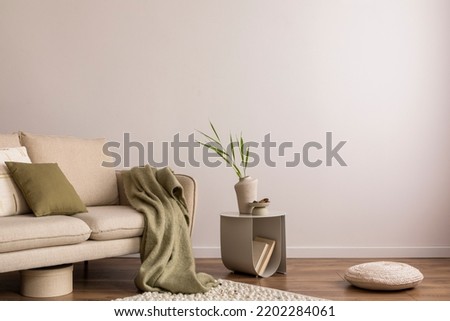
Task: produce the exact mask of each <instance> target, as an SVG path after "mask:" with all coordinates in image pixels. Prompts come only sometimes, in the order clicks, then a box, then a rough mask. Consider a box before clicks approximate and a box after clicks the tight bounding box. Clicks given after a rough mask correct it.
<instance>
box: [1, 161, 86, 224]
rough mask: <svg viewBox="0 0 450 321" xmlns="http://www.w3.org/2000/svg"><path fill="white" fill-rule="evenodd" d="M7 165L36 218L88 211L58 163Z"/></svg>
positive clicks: (16, 163)
mask: <svg viewBox="0 0 450 321" xmlns="http://www.w3.org/2000/svg"><path fill="white" fill-rule="evenodd" d="M5 164H6V166H7V167H8V169H9V171H10V173H11V176H12V178H13V180H14V182H15V183H16V184H17V186H18V187H19V189H20V190H21V192H22V194H23V197H24V198H25V200H26V202H27V204H28V206H29V207H30V208H31V210H32V211H33V213H34V214H35V215H36V216H45V215H56V214H61V215H70V214H75V213H80V212H86V211H87V210H86V206H85V205H84V203H83V202H82V201H81V199H80V197H79V196H78V194H77V192H76V191H75V189H74V188H73V186H72V184H70V182H69V181H68V180H67V178H66V176H65V175H64V173H63V172H62V171H61V169H60V168H59V166H58V164H56V163H48V164H47V163H38V164H27V163H19V162H5Z"/></svg>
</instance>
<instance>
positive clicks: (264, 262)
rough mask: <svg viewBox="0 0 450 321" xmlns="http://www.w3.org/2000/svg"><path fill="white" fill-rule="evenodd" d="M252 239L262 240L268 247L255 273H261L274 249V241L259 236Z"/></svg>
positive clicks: (264, 269)
mask: <svg viewBox="0 0 450 321" xmlns="http://www.w3.org/2000/svg"><path fill="white" fill-rule="evenodd" d="M254 241H258V242H263V243H266V244H267V245H268V249H267V251H266V253H265V255H264V257H263V258H262V262H261V265H260V266H259V269H257V270H256V273H258V274H259V275H262V274H263V273H264V272H265V271H266V268H267V265H269V261H270V258H271V257H272V254H273V250H274V249H275V243H276V241H275V240H272V239H268V238H264V237H259V236H257V237H255V239H254Z"/></svg>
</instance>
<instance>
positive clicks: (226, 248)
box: [220, 212, 286, 277]
mask: <svg viewBox="0 0 450 321" xmlns="http://www.w3.org/2000/svg"><path fill="white" fill-rule="evenodd" d="M255 237H264V238H268V239H272V240H275V248H274V250H273V254H272V256H271V258H270V261H269V263H268V265H267V268H266V269H265V271H264V272H263V273H261V274H258V273H257V272H256V269H255V266H254V263H253V240H254V239H255ZM220 245H221V254H222V261H223V264H224V265H225V267H227V268H228V269H229V270H231V271H238V272H244V273H248V274H253V275H257V276H261V277H269V276H271V275H273V274H274V273H276V272H278V273H286V227H285V214H284V213H282V212H273V213H269V214H267V215H248V214H239V213H235V212H226V213H222V214H220Z"/></svg>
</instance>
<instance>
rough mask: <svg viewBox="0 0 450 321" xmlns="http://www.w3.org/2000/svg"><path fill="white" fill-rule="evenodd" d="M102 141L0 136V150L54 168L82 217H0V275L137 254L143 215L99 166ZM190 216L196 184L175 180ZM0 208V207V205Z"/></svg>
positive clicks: (113, 175) (115, 174)
mask: <svg viewBox="0 0 450 321" xmlns="http://www.w3.org/2000/svg"><path fill="white" fill-rule="evenodd" d="M104 143H105V141H104V140H103V139H83V138H76V137H60V136H46V135H35V134H29V133H19V134H0V149H5V148H14V147H20V146H24V147H25V148H26V151H27V153H28V156H29V158H30V160H31V162H33V163H50V162H51V163H57V164H58V165H59V167H60V168H61V170H62V171H63V173H64V174H65V176H66V177H67V179H68V180H69V181H70V183H71V184H72V185H73V187H74V188H75V190H76V192H77V193H78V195H79V196H80V198H81V200H82V201H83V202H84V204H85V205H86V207H87V210H88V212H86V213H78V214H74V215H48V216H42V217H36V216H35V215H34V214H33V213H21V214H16V215H8V216H0V273H1V272H8V271H17V270H27V269H33V268H38V267H51V266H58V265H62V264H68V263H74V262H81V261H88V260H95V259H101V258H108V257H117V256H122V255H127V254H133V253H138V252H139V245H140V236H141V234H142V232H143V227H144V219H143V215H142V214H140V213H139V212H137V211H135V210H134V209H133V208H131V207H130V206H129V204H128V202H127V198H126V196H125V194H124V191H123V187H122V180H121V171H120V170H117V169H114V168H106V167H104V166H102V165H101V163H102V161H103V160H105V159H104V154H103V151H102V147H103V144H104ZM177 178H178V179H179V181H180V183H181V184H182V185H183V187H184V193H185V198H186V201H187V205H188V209H189V212H190V215H191V226H190V231H191V232H192V225H193V219H194V213H195V206H196V183H195V181H194V179H193V178H192V177H190V176H187V175H178V174H177ZM0 205H1V204H0Z"/></svg>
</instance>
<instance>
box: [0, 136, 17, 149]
mask: <svg viewBox="0 0 450 321" xmlns="http://www.w3.org/2000/svg"><path fill="white" fill-rule="evenodd" d="M19 146H20V140H19V135H18V134H0V148H9V147H19Z"/></svg>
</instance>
